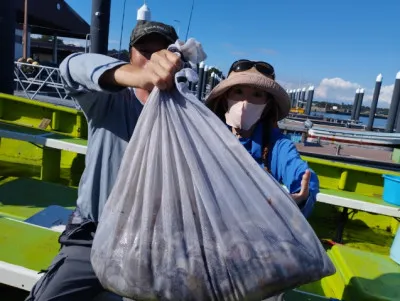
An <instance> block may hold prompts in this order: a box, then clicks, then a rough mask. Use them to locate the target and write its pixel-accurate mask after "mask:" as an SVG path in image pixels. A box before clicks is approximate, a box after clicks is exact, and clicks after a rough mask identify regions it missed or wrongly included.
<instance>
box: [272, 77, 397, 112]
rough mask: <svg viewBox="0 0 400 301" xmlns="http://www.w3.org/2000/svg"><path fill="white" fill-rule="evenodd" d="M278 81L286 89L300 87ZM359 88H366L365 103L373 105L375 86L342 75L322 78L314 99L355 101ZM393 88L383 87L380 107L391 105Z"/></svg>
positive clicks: (307, 85)
mask: <svg viewBox="0 0 400 301" xmlns="http://www.w3.org/2000/svg"><path fill="white" fill-rule="evenodd" d="M278 82H279V84H280V85H281V86H282V87H283V88H285V89H289V90H291V89H298V88H299V84H298V83H291V82H285V81H279V80H278ZM311 85H312V84H311V83H307V84H301V87H300V88H303V87H306V88H308V87H309V86H311ZM358 88H364V98H363V105H368V106H369V105H371V102H372V96H373V93H374V87H371V88H365V87H362V86H361V85H360V84H358V83H353V82H351V81H347V80H345V79H342V78H340V77H335V78H324V79H322V80H321V82H320V83H319V84H318V85H316V86H315V94H314V99H315V100H326V101H331V102H339V103H340V102H344V103H353V101H354V96H355V93H356V90H357V89H358ZM393 89H394V84H392V85H387V86H382V87H381V91H380V95H379V102H378V107H383V108H388V107H389V105H390V102H391V100H392V94H393Z"/></svg>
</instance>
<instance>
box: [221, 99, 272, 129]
mask: <svg viewBox="0 0 400 301" xmlns="http://www.w3.org/2000/svg"><path fill="white" fill-rule="evenodd" d="M265 106H266V104H257V105H256V104H254V103H250V102H247V101H234V100H230V99H228V111H227V112H226V113H225V120H226V123H227V124H228V125H230V126H232V127H233V128H236V129H242V130H248V129H250V128H251V127H252V126H253V124H255V123H256V122H257V121H258V120H259V119H260V117H261V114H262V112H263V111H264V109H265Z"/></svg>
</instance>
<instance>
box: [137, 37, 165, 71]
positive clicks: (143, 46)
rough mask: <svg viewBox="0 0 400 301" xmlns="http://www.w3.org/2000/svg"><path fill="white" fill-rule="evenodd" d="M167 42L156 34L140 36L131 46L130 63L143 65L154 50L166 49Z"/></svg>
mask: <svg viewBox="0 0 400 301" xmlns="http://www.w3.org/2000/svg"><path fill="white" fill-rule="evenodd" d="M167 47H168V42H167V41H166V40H165V39H164V38H162V37H161V36H160V35H158V34H150V35H148V36H145V37H143V38H141V39H140V40H139V41H138V42H137V43H136V44H135V45H134V46H133V47H132V48H131V58H130V60H131V64H133V65H135V66H138V67H143V66H144V65H145V64H146V63H147V61H148V60H150V58H151V55H152V54H153V53H154V52H157V51H160V50H162V49H166V48H167Z"/></svg>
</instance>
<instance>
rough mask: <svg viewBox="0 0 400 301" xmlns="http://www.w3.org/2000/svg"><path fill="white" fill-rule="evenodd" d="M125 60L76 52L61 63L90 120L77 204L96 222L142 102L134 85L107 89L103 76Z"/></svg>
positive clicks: (66, 81) (66, 80)
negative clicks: (104, 86)
mask: <svg viewBox="0 0 400 301" xmlns="http://www.w3.org/2000/svg"><path fill="white" fill-rule="evenodd" d="M122 64H125V62H122V61H119V60H116V59H113V58H111V57H108V56H104V55H100V54H83V53H75V54H72V55H70V56H68V57H67V58H66V59H65V60H64V61H63V62H62V63H61V65H60V71H61V76H62V79H63V82H64V85H65V88H66V89H67V91H68V92H69V95H70V96H72V97H74V98H75V99H76V100H77V102H78V103H79V105H80V106H81V108H82V111H83V112H84V114H85V116H86V119H87V121H88V148H87V153H86V168H85V171H84V172H83V174H82V178H81V181H80V184H79V190H78V200H77V206H78V208H79V211H80V213H81V214H82V217H84V218H88V219H91V220H93V221H95V222H97V221H98V219H99V218H100V216H101V213H102V210H103V208H104V205H105V203H106V201H107V198H108V196H109V194H110V192H111V189H112V188H113V186H114V182H115V180H116V178H117V174H118V170H119V167H120V164H121V160H122V157H123V155H124V152H125V149H126V146H127V145H128V142H129V140H130V138H131V136H132V133H133V130H134V128H135V126H136V122H137V120H138V118H139V114H140V112H141V110H142V108H143V105H142V104H141V103H140V101H139V100H138V99H137V97H136V95H135V93H134V90H133V89H131V88H124V89H122V88H121V89H116V90H115V91H108V90H104V89H103V88H102V87H100V86H99V83H98V81H99V78H100V76H101V75H102V74H103V73H104V72H105V71H107V70H109V69H112V68H114V67H116V66H118V65H122Z"/></svg>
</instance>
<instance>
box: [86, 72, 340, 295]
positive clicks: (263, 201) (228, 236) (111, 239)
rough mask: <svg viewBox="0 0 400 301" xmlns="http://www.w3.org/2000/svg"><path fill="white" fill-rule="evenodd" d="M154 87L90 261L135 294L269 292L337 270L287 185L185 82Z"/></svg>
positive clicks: (105, 281)
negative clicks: (261, 164) (257, 159)
mask: <svg viewBox="0 0 400 301" xmlns="http://www.w3.org/2000/svg"><path fill="white" fill-rule="evenodd" d="M196 76H197V75H196V74H195V72H194V71H193V70H192V69H190V68H186V69H183V70H181V71H180V72H178V73H177V74H176V78H175V79H176V80H175V81H176V89H173V90H172V91H169V92H168V91H159V90H158V89H154V90H153V91H152V93H151V95H150V97H149V99H148V101H147V103H146V105H145V107H144V109H143V112H142V114H141V116H140V118H139V121H138V124H137V126H136V128H135V131H134V133H133V136H132V138H131V140H130V142H129V144H128V146H127V149H126V152H125V155H124V158H123V160H122V163H121V167H120V171H119V174H118V177H117V180H116V183H115V186H114V187H113V190H112V192H111V194H110V196H109V199H108V201H107V203H106V205H105V208H104V210H103V213H102V216H101V219H100V223H99V226H98V229H97V232H96V235H95V238H94V242H93V247H92V254H91V261H92V265H93V268H94V270H95V273H96V275H97V276H98V278H99V280H100V282H101V284H102V285H103V286H104V288H106V289H108V290H110V291H112V292H115V293H116V294H118V295H121V296H124V297H127V298H131V299H135V300H262V299H263V298H267V297H269V296H272V295H274V294H277V293H279V292H282V291H284V290H287V289H290V288H294V287H296V286H298V285H301V284H304V283H308V282H312V281H316V280H318V279H320V278H322V277H324V276H327V275H330V274H332V273H334V271H335V269H334V266H333V265H332V263H331V261H330V260H329V258H328V257H327V255H326V253H325V251H324V249H323V247H322V245H321V243H320V241H319V240H318V238H317V237H316V235H315V233H314V231H313V229H312V228H311V227H310V225H309V224H308V222H307V221H306V219H305V218H304V217H303V215H302V214H301V212H300V210H299V209H298V207H297V205H296V204H295V203H294V201H293V200H292V199H291V197H290V195H289V194H288V193H287V192H286V191H285V190H284V189H283V188H281V186H280V185H279V183H277V182H276V181H275V180H274V179H273V178H272V177H271V176H270V175H269V174H268V173H266V172H265V171H264V170H263V169H261V168H260V167H259V166H258V164H257V163H256V162H255V161H254V160H253V158H252V157H251V156H250V155H249V154H248V153H247V151H246V150H245V149H244V148H243V146H242V145H241V144H240V143H239V142H238V141H237V139H236V138H235V137H234V136H233V135H232V133H230V132H229V130H228V129H227V127H226V125H225V124H224V123H223V122H221V121H220V120H219V119H218V117H216V116H215V115H214V114H213V113H212V112H211V111H210V110H209V109H208V108H206V107H205V105H204V104H203V103H201V102H200V101H199V100H198V99H197V98H196V97H195V96H194V95H193V94H192V93H191V92H190V91H189V89H188V84H187V81H184V80H182V79H185V78H187V79H189V80H190V81H193V80H195V78H196Z"/></svg>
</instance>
